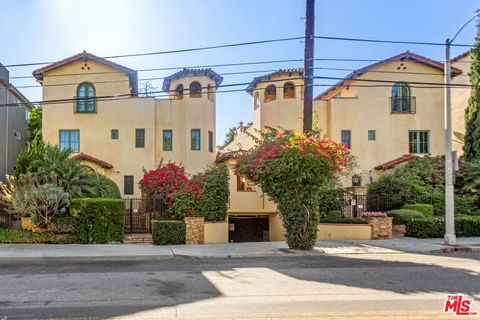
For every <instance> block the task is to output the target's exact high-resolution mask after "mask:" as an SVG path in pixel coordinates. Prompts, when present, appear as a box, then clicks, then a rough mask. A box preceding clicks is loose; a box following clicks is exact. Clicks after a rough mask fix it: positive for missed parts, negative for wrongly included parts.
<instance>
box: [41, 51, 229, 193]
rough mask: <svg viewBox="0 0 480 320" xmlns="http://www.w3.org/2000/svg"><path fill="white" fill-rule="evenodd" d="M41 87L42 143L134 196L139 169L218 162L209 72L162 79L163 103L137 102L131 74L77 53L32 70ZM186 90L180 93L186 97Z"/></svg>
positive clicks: (216, 81)
mask: <svg viewBox="0 0 480 320" xmlns="http://www.w3.org/2000/svg"><path fill="white" fill-rule="evenodd" d="M33 75H34V76H35V78H36V79H37V80H38V81H39V82H40V83H41V84H42V86H43V100H44V101H51V100H60V101H58V102H56V103H45V104H44V106H43V129H42V133H43V138H44V140H45V142H48V143H50V144H53V145H59V146H60V148H70V149H72V151H73V153H72V157H74V158H78V159H81V160H82V162H83V163H84V164H86V165H87V166H89V167H90V168H92V169H93V170H96V171H98V172H101V173H103V174H105V175H106V176H108V177H109V178H110V179H112V180H113V181H115V183H116V184H117V185H118V186H119V188H120V191H121V192H122V195H124V196H127V197H128V196H139V195H140V191H139V188H138V181H139V180H140V179H141V178H142V177H143V169H146V170H151V169H155V168H156V167H157V166H158V164H159V163H160V162H161V161H163V162H164V163H166V162H168V161H174V162H176V163H181V164H183V165H184V166H185V168H186V170H187V172H189V173H195V172H198V171H200V170H202V169H204V168H205V167H206V166H207V165H209V164H212V163H213V162H214V160H215V153H214V151H215V148H214V146H215V130H216V128H215V91H216V89H217V87H218V85H220V83H221V82H222V80H223V78H222V77H220V76H219V75H218V74H216V73H215V72H214V71H212V70H211V69H184V70H182V71H180V72H177V73H175V74H173V75H171V76H169V77H167V78H166V79H165V80H164V84H163V90H164V91H165V92H166V93H167V95H168V98H166V99H156V98H154V97H138V95H137V92H138V84H137V82H138V79H137V73H136V71H134V70H132V69H129V68H126V67H124V66H121V65H119V64H116V63H113V62H111V61H108V60H105V59H102V58H99V57H97V56H94V55H93V54H90V53H87V52H85V51H84V52H82V53H80V54H77V55H75V56H72V57H70V58H67V59H64V60H61V61H59V62H56V63H53V64H51V65H48V66H46V67H43V68H41V69H38V70H36V71H34V72H33ZM184 92H185V93H184Z"/></svg>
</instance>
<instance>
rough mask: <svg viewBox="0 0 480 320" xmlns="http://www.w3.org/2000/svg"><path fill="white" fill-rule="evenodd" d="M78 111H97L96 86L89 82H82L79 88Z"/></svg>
mask: <svg viewBox="0 0 480 320" xmlns="http://www.w3.org/2000/svg"><path fill="white" fill-rule="evenodd" d="M76 111H77V112H78V113H93V112H95V87H94V86H93V84H91V83H89V82H84V83H81V84H80V85H79V86H78V88H77V110H76Z"/></svg>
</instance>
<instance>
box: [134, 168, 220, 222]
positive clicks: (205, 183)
mask: <svg viewBox="0 0 480 320" xmlns="http://www.w3.org/2000/svg"><path fill="white" fill-rule="evenodd" d="M228 179H229V174H228V169H227V167H226V166H225V165H217V166H211V167H209V168H207V169H206V170H205V171H204V172H201V173H198V174H196V175H193V176H190V175H188V174H186V173H185V169H184V168H183V167H181V166H179V165H177V164H175V163H168V164H166V165H162V164H160V166H159V168H158V169H156V170H151V171H149V172H147V173H145V176H144V177H143V178H142V180H140V182H139V183H140V189H141V191H142V194H143V195H144V196H146V197H151V198H159V199H162V200H164V201H165V203H166V205H167V206H168V210H169V211H170V212H171V213H172V214H173V215H174V216H175V217H176V218H177V219H183V218H184V217H205V221H224V220H225V219H226V217H227V210H228V197H229V190H228V185H229V184H228Z"/></svg>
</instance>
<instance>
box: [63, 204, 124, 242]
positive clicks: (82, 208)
mask: <svg viewBox="0 0 480 320" xmlns="http://www.w3.org/2000/svg"><path fill="white" fill-rule="evenodd" d="M70 214H71V224H72V228H73V230H72V233H71V235H72V237H73V238H74V239H75V241H76V242H78V243H110V242H121V241H123V231H124V223H125V203H124V201H123V200H121V199H106V198H83V199H74V200H72V202H71V206H70Z"/></svg>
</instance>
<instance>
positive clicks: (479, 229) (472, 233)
mask: <svg viewBox="0 0 480 320" xmlns="http://www.w3.org/2000/svg"><path fill="white" fill-rule="evenodd" d="M406 226H407V233H406V235H407V236H409V237H415V238H442V237H443V235H444V234H445V219H444V218H434V219H413V220H411V221H409V222H407V224H406ZM455 233H456V235H457V236H459V237H478V236H480V217H478V216H456V217H455Z"/></svg>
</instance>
